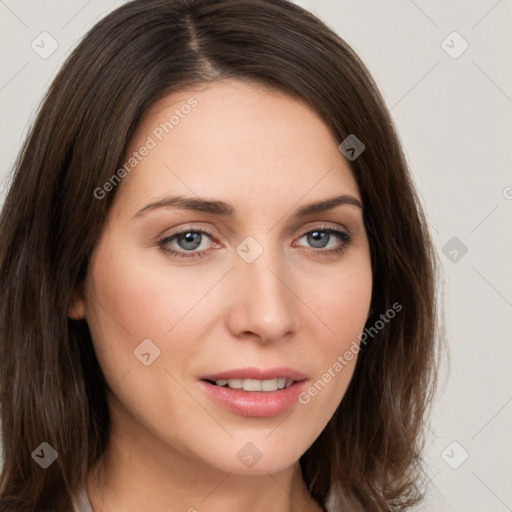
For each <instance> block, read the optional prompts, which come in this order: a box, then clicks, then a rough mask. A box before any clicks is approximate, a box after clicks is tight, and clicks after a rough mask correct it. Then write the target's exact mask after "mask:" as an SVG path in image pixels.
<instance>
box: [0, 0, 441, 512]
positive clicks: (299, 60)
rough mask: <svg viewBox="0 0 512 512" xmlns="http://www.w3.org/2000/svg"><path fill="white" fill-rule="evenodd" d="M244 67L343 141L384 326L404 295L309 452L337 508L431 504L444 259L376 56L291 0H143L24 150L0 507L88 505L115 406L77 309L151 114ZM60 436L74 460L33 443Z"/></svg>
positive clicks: (0, 235)
mask: <svg viewBox="0 0 512 512" xmlns="http://www.w3.org/2000/svg"><path fill="white" fill-rule="evenodd" d="M224 78H234V79H240V80H246V81H248V82H250V83H258V84H261V85H265V86H270V87H272V88H274V89H277V90H280V91H284V92H285V93H287V94H289V95H292V96H295V97H299V98H302V99H303V100H305V101H306V102H307V103H308V104H309V105H310V106H311V107H312V108H313V109H314V110H315V111H316V112H318V114H319V115H320V116H321V117H322V118H323V120H324V121H325V123H326V124H327V125H328V126H329V128H330V129H331V130H332V132H333V134H334V135H335V137H336V138H337V140H339V141H340V142H341V141H343V140H344V139H345V138H346V137H347V136H348V135H350V134H355V135H356V136H357V137H358V138H359V139H360V140H361V141H363V143H364V144H365V147H366V149H365V151H364V152H363V153H362V154H361V155H360V156H359V157H358V158H357V159H356V160H354V161H352V162H350V166H351V169H352V171H353V174H354V176H355V178H356V180H357V184H358V186H359V190H360V193H361V197H362V200H363V204H364V206H365V207H364V222H365V226H366V229H367V233H368V237H369V242H370V251H371V258H372V269H373V274H374V275H373V295H372V304H371V308H372V312H373V314H372V315H371V316H370V317H369V318H368V321H367V326H373V325H374V323H375V322H376V321H378V320H377V319H378V318H379V315H380V314H382V313H384V312H386V311H387V310H389V309H390V308H392V305H393V304H395V303H398V304H400V305H402V306H403V308H402V310H401V311H400V313H398V314H397V315H396V318H394V319H393V320H392V321H390V322H388V323H386V324H385V327H384V328H383V329H381V330H379V332H378V333H376V334H375V335H374V336H373V337H372V339H371V340H369V341H368V343H366V344H365V345H364V347H363V349H362V351H361V353H360V354H359V357H358V360H357V364H356V368H355V373H354V375H353V378H352V381H351V383H350V385H349V388H348V390H347V392H346V395H345V396H344V398H343V400H342V402H341V404H340V406H339V407H338V409H337V411H336V412H335V414H334V416H333V417H332V419H331V420H330V421H329V423H328V425H327V426H326V428H325V429H324V431H323V432H322V433H321V435H320V436H319V437H318V438H317V439H316V440H315V442H314V443H313V445H312V446H311V447H310V448H309V449H308V450H307V451H306V452H305V453H304V454H303V456H302V457H301V458H300V465H301V469H302V473H303V477H304V480H305V482H306V485H307V486H308V488H309V491H310V493H311V495H312V497H313V498H314V499H315V500H316V501H317V502H318V503H319V504H320V505H322V506H323V507H325V506H326V502H327V498H328V495H329V493H330V492H332V493H339V494H340V495H341V494H343V495H344V496H345V497H346V499H347V500H350V501H351V502H352V503H354V504H358V506H360V507H362V508H363V509H364V510H365V511H368V512H373V511H387V510H398V509H400V510H403V509H405V508H407V507H408V506H410V505H412V504H414V503H416V502H417V501H418V500H419V499H420V497H421V494H422V493H421V489H420V485H419V476H420V470H421V464H420V463H421V457H420V455H421V448H422V439H423V437H422V432H423V430H424V429H423V427H424V418H425V413H426V411H427V408H428V405H429V403H430V401H431V398H432V393H433V390H434V384H435V381H436V379H435V377H436V361H437V359H436V354H437V350H436V347H437V341H436V340H437V331H438V328H437V317H438V315H437V313H436V287H435V283H436V272H437V267H438V264H437V256H436V254H435V252H434V249H433V246H432V242H431V240H430V238H429V235H428V229H427V224H426V220H425V217H424V214H423V212H422V209H421V207H420V202H419V199H418V197H417V195H416V192H415V190H414V187H413V184H412V182H411V178H410V176H409V173H408V169H407V165H406V162H405V159H404V156H403V153H402V150H401V148H400V144H399V140H398V137H397V135H396V133H395V130H394V127H393V123H392V121H391V119H390V116H389V113H388V111H387V109H386V107H385V104H384V101H383V99H382V97H381V95H380V93H379V92H378V89H377V87H376V85H375V83H374V81H373V80H372V78H371V76H370V74H369V72H368V70H367V69H366V67H365V66H364V64H363V63H362V62H361V61H360V60H359V58H358V57H357V56H356V55H355V53H354V52H353V51H352V49H351V48H350V47H349V46H348V45H347V43H345V42H344V41H343V40H342V39H341V38H340V37H339V36H337V35H336V34H335V33H334V32H333V31H332V30H330V29H329V28H328V27H326V25H325V24H323V23H322V22H321V21H320V20H318V19H317V18H316V17H315V16H313V15H312V14H310V13H309V12H307V11H305V10H303V9H301V8H300V7H298V6H296V5H294V4H292V3H290V2H288V1H286V0H135V1H132V2H129V3H127V4H125V5H124V6H122V7H120V8H118V9H117V10H115V11H114V12H113V13H111V14H110V15H108V16H107V17H106V18H104V19H103V20H101V21H100V22H99V23H98V24H97V25H96V26H95V27H93V28H92V30H91V31H90V32H89V33H88V34H87V35H86V36H85V38H84V39H83V40H82V42H81V43H80V44H79V45H78V46H77V48H76V49H75V50H74V52H73V53H72V54H71V56H70V57H69V58H68V60H67V62H66V63H65V64H64V66H63V67H62V69H61V70H60V72H59V74H58V76H57V77H56V78H55V80H54V82H53V84H52V85H51V87H50V89H49V91H48V93H47V95H46V97H45V99H44V102H43V103H42V106H41V109H40V111H39V115H38V117H37V119H36V121H35V124H34V126H33V128H32V130H31V132H30V134H29V136H28V138H27V140H26V142H25V144H24V146H23V148H22V151H21V152H20V155H19V157H18V160H17V162H16V168H15V173H14V175H13V179H12V183H11V186H10V190H9V193H8V195H7V198H6V201H5V204H4V207H3V211H2V216H1V219H0V294H1V300H0V400H1V401H0V405H1V413H2V432H3V455H4V459H5V462H4V466H3V471H2V473H1V480H0V508H1V509H2V510H12V511H16V512H21V511H28V510H38V511H42V512H45V511H52V512H55V511H70V510H71V499H72V496H74V495H76V493H77V491H78V489H79V488H80V487H81V486H82V485H83V483H84V482H85V480H86V476H87V474H88V470H89V468H90V467H91V466H92V464H93V463H94V462H95V461H97V460H98V458H99V457H101V455H102V453H103V452H104V450H105V448H106V446H107V443H108V438H109V411H108V407H107V401H106V394H105V386H106V383H105V381H104V378H103V375H102V372H101V369H100V367H99V364H98V361H97V359H96V356H95V353H94V350H93V346H92V343H91V339H90V334H89V330H88V327H87V323H86V322H85V321H84V320H79V321H76V320H71V319H69V318H68V316H67V313H68V310H69V307H70V304H71V303H72V301H73V297H74V294H75V292H76V290H77V289H79V288H80V286H81V284H82V283H83V280H84V277H85V276H86V273H87V268H88V261H89V258H90V256H91V253H92V251H93V249H94V247H95V243H96V241H97V239H98V236H99V234H100V232H101V230H102V227H103V224H104V222H105V219H106V216H107V213H108V211H109V207H110V205H111V204H112V200H113V197H114V195H115V189H114V190H112V191H111V192H109V193H108V194H107V196H106V197H105V198H104V199H102V200H98V199H96V198H95V196H94V191H95V189H97V187H101V186H102V185H103V184H104V183H105V182H107V181H108V179H109V178H110V177H111V176H112V175H113V174H114V173H115V171H116V170H117V169H119V166H120V165H122V159H123V156H124V154H125V151H126V149H127V145H128V142H129V141H130V138H131V136H132V135H133V133H134V130H135V128H136V127H137V124H138V121H139V120H140V119H141V116H142V115H143V114H144V113H145V112H146V111H147V109H148V107H150V106H151V105H152V104H153V103H154V102H155V101H157V100H158V99H160V98H161V97H162V96H164V95H166V94H168V93H170V92H173V91H178V90H180V89H183V88H184V87H188V86H193V85H198V84H207V83H209V82H212V81H216V80H220V79H224ZM43 441H46V442H47V443H49V444H50V445H51V446H52V447H54V448H55V449H56V451H57V452H58V458H57V460H56V461H55V462H54V463H53V464H52V465H51V466H50V467H48V468H47V469H42V468H41V467H39V465H37V464H36V463H35V462H34V460H32V457H31V454H32V452H33V451H34V449H35V448H36V447H38V446H39V445H40V444H41V442H43Z"/></svg>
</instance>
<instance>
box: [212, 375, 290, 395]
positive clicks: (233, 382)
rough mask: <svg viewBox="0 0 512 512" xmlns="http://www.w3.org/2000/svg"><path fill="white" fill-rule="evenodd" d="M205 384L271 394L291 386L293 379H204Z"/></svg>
mask: <svg viewBox="0 0 512 512" xmlns="http://www.w3.org/2000/svg"><path fill="white" fill-rule="evenodd" d="M204 380H205V382H208V383H209V384H212V385H214V386H218V387H220V388H229V389H238V390H241V391H258V392H263V393H267V392H272V391H279V390H281V389H286V388H289V387H290V386H293V384H295V382H299V381H295V380H293V379H287V378H286V377H277V378H275V379H265V380H258V379H219V380H209V379H204Z"/></svg>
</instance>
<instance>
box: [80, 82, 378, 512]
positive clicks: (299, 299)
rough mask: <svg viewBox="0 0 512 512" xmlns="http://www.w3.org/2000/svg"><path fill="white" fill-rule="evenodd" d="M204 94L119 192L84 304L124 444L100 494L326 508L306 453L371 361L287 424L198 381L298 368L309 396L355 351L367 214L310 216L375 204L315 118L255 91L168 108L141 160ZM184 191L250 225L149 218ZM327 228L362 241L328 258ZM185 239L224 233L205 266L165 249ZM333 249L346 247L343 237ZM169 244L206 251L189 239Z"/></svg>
mask: <svg viewBox="0 0 512 512" xmlns="http://www.w3.org/2000/svg"><path fill="white" fill-rule="evenodd" d="M191 96H193V97H194V98H195V99H196V100H197V102H198V103H197V106H196V107H195V108H194V109H192V110H191V112H190V113H189V114H188V115H187V116H185V117H184V118H183V119H180V122H179V124H178V125H177V126H175V127H174V129H173V130H172V132H170V133H169V134H168V135H166V136H165V137H164V138H163V139H162V141H161V142H159V143H158V144H157V146H156V147H155V148H154V149H152V150H151V151H150V152H149V154H148V155H147V156H146V157H144V158H143V159H142V161H140V162H139V163H138V165H137V166H136V167H135V168H134V169H133V170H132V171H131V172H130V173H129V174H128V175H127V176H126V177H125V178H124V179H123V180H122V182H121V183H120V184H119V185H118V189H117V190H116V196H115V200H114V202H113V205H112V208H111V210H110V212H109V216H108V219H107V222H106V224H105V226H104V230H103V233H102V236H101V237H100V239H99V240H98V243H97V246H96V248H95V250H94V253H93V255H92V258H91V262H90V267H89V271H88V276H87V279H86V283H85V293H84V296H83V297H81V298H79V300H78V301H77V303H76V304H75V305H74V307H73V308H72V310H71V311H70V316H73V317H74V318H86V320H87V322H88V325H89V327H90V331H91V335H92V339H93V343H94V347H95V350H96V354H97V357H98V361H99V363H100V366H101V369H102V371H103V373H104V375H105V378H106V381H107V383H108V386H109V389H108V390H107V393H108V401H109V407H110V411H111V420H112V430H111V438H110V442H109V446H108V449H107V452H106V454H105V455H104V457H103V459H102V461H101V462H102V464H101V465H97V466H95V467H94V468H93V469H92V470H91V472H90V475H89V478H88V481H87V492H88V494H89V497H90V500H91V503H92V506H93V509H94V510H95V512H97V511H100V510H101V511H102V512H110V511H112V512H114V511H119V510H123V511H126V512H131V511H140V510H151V511H154V512H163V511H169V510H172V511H189V512H193V511H194V510H197V511H199V512H202V511H208V512H220V511H222V512H232V511H233V512H235V511H236V512H239V511H240V510H251V511H266V512H289V511H293V512H296V511H297V512H298V511H304V510H306V511H317V510H320V508H319V507H318V505H317V504H316V502H314V500H312V499H311V497H310V496H309V494H308V492H307V490H306V488H305V484H304V482H303V480H302V477H301V473H300V467H299V464H298V459H299V458H300V456H301V455H302V454H303V453H304V452H305V451H306V450H307V449H308V448H309V447H310V446H311V444H312V443H313V442H314V440H315V439H316V438H317V437H318V435H319V434H320V433H321V431H322V430H323V429H324V427H325V425H326V424H327V422H328V421H329V419H330V418H331V416H332V415H333V413H334V412H335V410H336V408H337V406H338V405H339V403H340V401H341V399H342V398H343V395H344V393H345V391H346V389H347V386H348V384H349V382H350V379H351V377H352V374H353V370H354V367H355V362H356V357H354V359H352V361H350V363H349V364H348V365H346V366H345V367H344V368H343V370H342V371H340V372H339V373H337V374H336V376H335V377H334V378H332V379H331V381H330V382H329V383H328V384H327V385H326V386H325V388H324V389H323V390H322V391H321V392H319V393H318V394H317V396H315V397H313V398H311V400H310V401H309V403H308V404H307V405H303V404H299V403H297V404H295V406H294V407H292V408H291V409H290V410H288V411H286V412H285V413H282V414H279V415H277V416H273V417H269V418H261V417H256V418H250V417H244V416H241V415H238V414H235V413H233V412H230V411H227V410H226V409H224V408H222V407H221V406H219V405H217V404H216V403H215V402H213V401H212V400H211V399H210V398H209V397H208V396H207V395H206V394H205V393H204V391H203V390H202V389H201V386H200V385H199V381H198V378H199V376H201V375H205V374H208V373H213V372H220V371H224V370H228V369H233V368H239V367H247V366H255V367H260V368H269V367H276V366H287V367H291V368H295V369H297V370H300V371H302V372H304V373H305V374H307V375H308V381H309V382H308V386H307V387H309V386H310V385H311V384H312V383H315V382H316V381H317V380H318V379H320V378H321V376H322V374H324V373H325V372H326V371H327V370H328V369H329V368H330V367H332V366H333V364H334V362H335V361H336V360H337V357H338V356H339V355H342V354H343V353H345V352H346V350H348V349H349V348H350V346H351V344H352V343H353V342H354V340H357V335H358V334H359V333H360V332H361V331H362V330H363V328H364V324H365V321H366V318H367V316H368V313H369V309H370V299H371V292H372V275H371V263H370V251H369V244H368V239H367V234H366V232H365V228H364V224H363V216H362V210H361V208H359V207H357V206H354V205H350V204H345V205H340V206H337V207H335V208H333V209H331V210H327V211H322V212H318V213H315V214H311V215H309V216H307V217H304V218H295V217H293V211H294V210H295V209H297V208H299V207H301V206H304V205H305V204H308V203H310V202H314V201H320V200H324V199H326V198H329V197H332V196H333V195H340V194H348V195H351V196H353V197H355V198H357V199H358V200H359V201H361V197H360V193H359V190H358V187H357V184H356V182H355V179H354V177H353V175H352V173H351V170H350V168H349V164H348V162H347V160H346V159H345V157H344V156H343V155H342V154H341V153H340V152H339V150H338V144H339V142H340V141H337V140H336V139H335V138H334V136H333V135H332V134H331V132H330V131H329V129H328V128H327V126H326V125H325V123H324V122H323V121H322V119H321V118H320V117H319V116H318V115H317V114H316V113H315V112H314V111H313V110H312V109H311V108H310V107H308V106H307V105H306V104H304V103H303V102H301V101H299V100H296V99H293V98H291V97H289V96H286V95H283V94H282V93H278V92H276V91H272V90H268V89H266V88H263V87H262V86H258V85H251V84H248V83H244V82H241V81H221V82H215V83H213V84H210V85H208V86H203V87H201V88H194V89H187V90H182V91H180V92H176V93H173V94H170V95H168V96H166V97H165V98H163V99H162V100H160V101H159V102H158V103H156V104H155V105H153V107H152V108H151V109H150V110H149V111H148V112H147V113H146V116H145V117H144V119H143V120H142V121H141V123H140V125H139V127H138V129H137V131H136V133H135V135H134V137H133V138H132V140H131V143H130V148H129V151H128V154H131V152H132V151H135V150H137V149H138V148H140V147H141V146H142V145H143V144H144V143H145V141H146V140H147V137H148V135H151V133H152V131H153V130H154V129H155V127H156V126H158V125H159V124H160V123H161V122H164V121H166V120H168V119H169V117H170V116H171V115H172V113H173V112H174V110H175V109H176V108H180V106H181V105H183V104H185V103H186V102H187V100H188V99H189V98H190V97H191ZM172 194H182V195H184V196H187V197H196V195H197V196H201V197H207V198H209V199H217V200H222V201H225V202H227V203H229V204H231V205H232V206H233V207H234V208H235V210H236V214H235V215H234V216H233V217H232V218H223V217H220V216H218V215H213V214H211V213H206V212H194V211H190V210H185V209H179V208H176V207H168V208H157V209H153V210H147V211H146V212H145V213H143V214H141V215H138V216H137V215H136V213H137V212H138V211H139V210H141V209H142V208H144V207H145V206H146V205H148V204H149V203H152V202H154V201H158V200H160V199H162V198H164V197H166V196H169V195H172ZM95 200H96V199H95ZM322 226H327V227H328V228H334V229H339V230H342V231H348V232H349V234H350V236H351V238H352V241H351V243H350V244H349V245H347V246H346V247H345V248H344V250H343V252H342V253H334V254H333V253H331V254H330V255H327V256H326V255H320V254H319V253H318V251H319V250H320V249H319V248H318V245H314V241H313V242H312V241H311V239H310V238H308V236H305V235H304V234H305V233H307V232H308V231H314V230H315V228H316V229H320V228H321V227H322ZM182 228H190V229H196V230H197V229H205V228H206V229H209V230H211V232H212V233H213V236H212V237H211V238H210V237H209V236H208V235H203V238H202V241H201V245H200V247H199V248H197V249H194V250H192V251H190V250H189V252H188V254H190V252H196V253H198V252H201V251H202V252H203V255H204V257H203V258H196V259H193V260H192V259H189V260H185V259H176V258H173V257H172V256H170V255H169V254H166V253H165V252H164V251H163V250H162V247H161V246H160V245H159V240H161V239H163V238H165V237H169V236H171V235H172V234H174V233H175V232H176V231H179V230H181V229H182ZM247 236H251V237H253V238H254V239H255V240H256V241H257V242H258V244H259V245H260V246H261V247H262V248H263V253H262V254H261V255H259V257H258V258H257V259H256V260H255V261H254V262H252V263H247V262H246V261H245V260H244V259H242V257H240V256H239V255H238V253H237V252H236V248H237V246H238V245H239V244H240V243H241V242H242V241H243V240H244V239H245V238H246V237H247ZM324 236H325V235H324ZM326 238H329V237H326ZM179 242H180V243H181V245H180V244H179ZM327 245H328V247H327V249H329V248H337V247H339V246H340V245H343V241H342V240H340V239H339V238H337V237H336V236H334V235H332V236H331V237H330V239H329V241H328V244H327ZM169 246H171V248H173V249H175V250H177V251H180V252H183V253H186V252H187V247H189V246H187V245H186V243H184V240H183V237H181V238H178V239H176V238H175V239H174V241H173V242H168V243H167V246H166V247H169ZM144 339H150V340H151V341H152V342H153V343H154V344H155V345H156V346H157V347H158V348H159V350H160V356H159V357H158V358H156V359H155V360H154V361H153V362H152V364H150V365H149V366H145V365H144V364H142V363H141V362H140V360H139V359H138V358H137V357H135V356H134V350H135V349H136V347H137V346H138V345H139V344H140V343H141V342H142V340H144ZM307 387H306V389H307ZM248 442H251V443H253V444H254V445H255V446H256V447H257V449H258V450H259V452H260V453H261V454H262V457H261V459H260V460H259V461H258V462H257V463H256V464H255V465H254V466H252V467H251V468H249V467H246V466H245V465H244V464H242V463H241V461H240V460H239V458H238V457H237V452H238V451H239V450H240V449H241V448H242V447H243V446H244V445H245V444H246V443H248Z"/></svg>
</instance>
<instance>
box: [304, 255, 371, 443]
mask: <svg viewBox="0 0 512 512" xmlns="http://www.w3.org/2000/svg"><path fill="white" fill-rule="evenodd" d="M345 269H346V270H345V271H344V270H343V269H342V270H340V271H339V272H335V273H333V274H332V277H331V279H329V280H326V279H324V280H323V281H322V283H323V284H324V286H323V287H321V286H319V282H317V285H316V287H315V288H311V289H315V290H316V292H315V293H314V294H311V293H310V294H309V297H310V300H311V304H312V305H313V307H312V309H313V310H314V311H315V313H317V314H318V318H319V319H320V320H321V322H317V325H318V327H317V330H316V336H315V335H314V336H313V337H314V339H315V349H314V351H312V352H311V353H310V354H311V357H313V358H314V359H315V365H314V367H315V368H316V372H315V374H314V376H312V378H311V380H310V382H309V385H308V386H307V387H306V388H305V390H304V392H303V393H302V394H301V396H300V397H299V403H300V404H301V406H304V407H305V408H306V409H309V411H310V416H314V417H315V418H316V420H315V421H317V422H318V433H320V431H321V427H322V426H323V425H325V424H326V423H327V422H328V420H329V419H330V417H331V416H332V414H334V411H335V410H336V408H337V407H338V405H339V403H340V402H341V400H342V398H343V396H344V394H345V392H346V390H347V388H348V385H349V384H350V380H351V378H352V375H353V373H354V369H355V365H356V362H357V357H358V354H359V347H360V342H359V335H360V334H361V332H362V331H363V329H364V326H365V323H366V320H367V317H368V313H369V309H370V303H371V295H372V273H371V266H370V263H369V261H367V259H366V258H361V260H360V261H359V262H358V263H357V264H353V265H348V264H347V266H346V267H345ZM325 333H327V335H326V334H325Z"/></svg>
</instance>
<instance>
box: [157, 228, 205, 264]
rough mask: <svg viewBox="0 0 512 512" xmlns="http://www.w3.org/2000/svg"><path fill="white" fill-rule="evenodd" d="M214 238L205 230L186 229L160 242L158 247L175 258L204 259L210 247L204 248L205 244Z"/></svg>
mask: <svg viewBox="0 0 512 512" xmlns="http://www.w3.org/2000/svg"><path fill="white" fill-rule="evenodd" d="M212 236H213V235H212V234H211V233H210V232H208V231H206V230H204V229H184V230H182V231H179V232H178V233H174V234H173V235H171V236H168V237H166V238H164V239H162V240H160V242H159V243H158V245H159V246H160V248H161V249H162V251H164V253H166V254H168V255H170V256H172V257H174V258H178V259H188V258H189V259H194V258H202V257H203V256H205V255H206V252H207V250H208V247H205V246H204V245H205V244H204V242H205V240H207V239H210V240H212ZM198 249H199V250H198ZM197 250H198V251H197ZM193 251H197V252H193Z"/></svg>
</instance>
